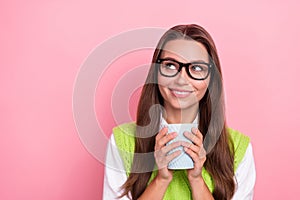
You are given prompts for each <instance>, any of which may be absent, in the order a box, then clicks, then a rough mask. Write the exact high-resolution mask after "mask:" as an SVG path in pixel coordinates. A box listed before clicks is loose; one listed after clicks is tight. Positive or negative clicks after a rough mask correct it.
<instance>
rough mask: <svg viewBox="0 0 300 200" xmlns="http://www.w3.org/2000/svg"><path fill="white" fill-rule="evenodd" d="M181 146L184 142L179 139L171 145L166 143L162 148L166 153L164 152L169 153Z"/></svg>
mask: <svg viewBox="0 0 300 200" xmlns="http://www.w3.org/2000/svg"><path fill="white" fill-rule="evenodd" d="M179 146H182V142H180V141H177V142H173V143H171V144H169V145H166V146H164V147H162V148H161V151H162V152H163V153H164V154H167V153H168V152H169V151H171V150H173V149H175V148H177V147H179Z"/></svg>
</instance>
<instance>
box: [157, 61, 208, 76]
mask: <svg viewBox="0 0 300 200" xmlns="http://www.w3.org/2000/svg"><path fill="white" fill-rule="evenodd" d="M166 60H169V61H173V62H176V63H177V64H179V68H178V70H177V73H176V74H174V75H170V76H169V75H165V74H163V73H162V71H161V68H160V66H158V70H159V73H160V74H161V75H162V76H165V77H175V76H177V74H179V72H180V71H181V70H182V68H183V67H184V68H185V71H186V72H187V74H188V76H189V77H190V78H192V79H194V80H198V81H202V80H205V79H207V77H208V76H209V74H210V71H211V69H212V67H213V64H212V63H206V62H191V63H182V62H179V61H177V60H175V59H170V58H166V59H158V60H157V63H158V64H159V65H160V64H161V63H162V62H163V61H166ZM192 64H204V65H207V66H208V73H207V75H206V77H203V78H194V77H193V76H192V75H191V73H190V70H189V66H190V65H192Z"/></svg>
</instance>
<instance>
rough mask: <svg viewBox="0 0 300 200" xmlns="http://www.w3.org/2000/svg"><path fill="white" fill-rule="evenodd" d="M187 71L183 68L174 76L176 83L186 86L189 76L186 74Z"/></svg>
mask: <svg viewBox="0 0 300 200" xmlns="http://www.w3.org/2000/svg"><path fill="white" fill-rule="evenodd" d="M186 70H187V69H186V68H185V67H183V68H182V69H181V71H180V72H179V73H178V74H177V76H176V83H178V84H187V83H188V82H189V81H188V80H189V75H188V74H187V71H186Z"/></svg>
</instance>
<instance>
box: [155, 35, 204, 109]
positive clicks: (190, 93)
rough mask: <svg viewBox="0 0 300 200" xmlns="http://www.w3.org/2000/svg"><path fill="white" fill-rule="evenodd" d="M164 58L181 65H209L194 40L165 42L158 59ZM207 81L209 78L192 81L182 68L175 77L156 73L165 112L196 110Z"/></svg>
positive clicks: (202, 49) (201, 48) (202, 48)
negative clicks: (202, 63) (194, 63)
mask: <svg viewBox="0 0 300 200" xmlns="http://www.w3.org/2000/svg"><path fill="white" fill-rule="evenodd" d="M166 58H168V59H173V60H176V61H178V62H181V63H191V62H205V63H209V56H208V53H207V51H206V49H205V47H204V46H203V45H202V44H201V43H199V42H196V41H194V40H184V39H178V40H171V41H169V42H167V43H166V44H165V46H164V49H163V51H162V52H161V56H160V59H166ZM209 80H210V76H208V77H207V78H206V79H205V80H194V79H192V78H191V77H189V76H188V74H187V72H186V68H182V69H181V71H180V72H179V73H178V74H177V75H176V76H175V77H165V76H162V75H161V74H160V73H159V72H158V84H159V90H160V93H161V95H162V97H163V98H164V108H165V109H166V111H167V112H168V110H170V111H171V110H178V109H179V110H187V109H192V110H194V111H195V110H196V109H198V106H199V101H200V100H201V99H202V97H203V96H204V94H205V92H206V90H207V87H208V83H209Z"/></svg>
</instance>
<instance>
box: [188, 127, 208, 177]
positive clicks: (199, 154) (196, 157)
mask: <svg viewBox="0 0 300 200" xmlns="http://www.w3.org/2000/svg"><path fill="white" fill-rule="evenodd" d="M184 136H185V137H187V138H188V139H190V140H191V141H192V142H193V143H192V144H190V143H184V144H183V146H184V150H185V152H186V153H187V154H188V155H190V157H191V158H192V159H193V161H194V168H193V169H189V170H187V175H188V179H189V181H190V182H191V181H194V180H197V179H198V180H199V179H201V178H202V167H203V164H204V162H205V160H206V151H205V149H204V147H203V143H202V141H203V136H202V133H201V132H200V131H199V130H198V129H197V128H192V133H190V132H185V133H184Z"/></svg>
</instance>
